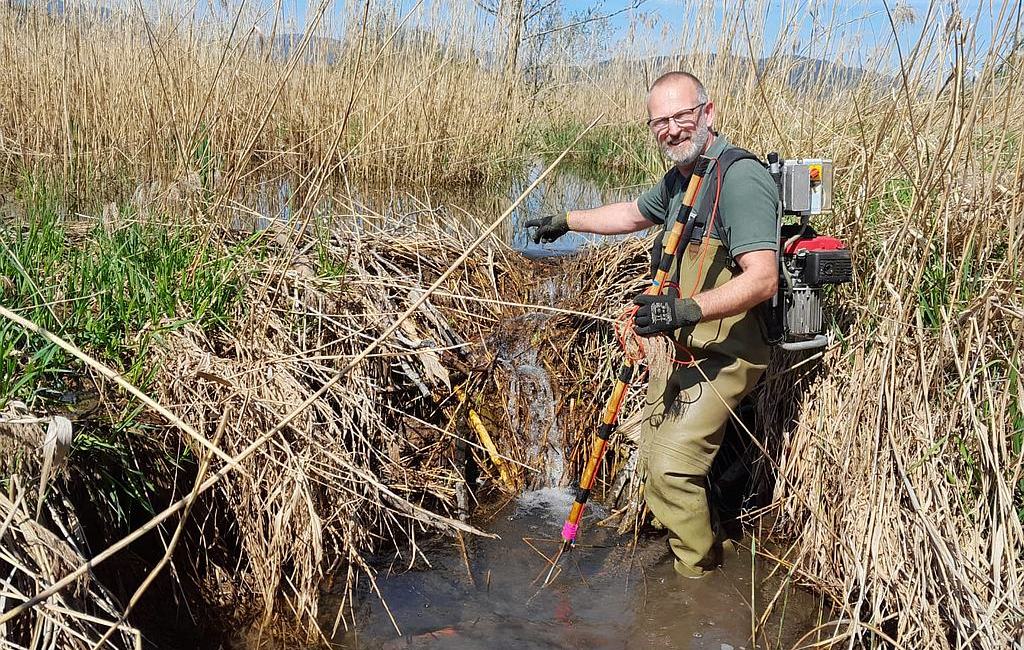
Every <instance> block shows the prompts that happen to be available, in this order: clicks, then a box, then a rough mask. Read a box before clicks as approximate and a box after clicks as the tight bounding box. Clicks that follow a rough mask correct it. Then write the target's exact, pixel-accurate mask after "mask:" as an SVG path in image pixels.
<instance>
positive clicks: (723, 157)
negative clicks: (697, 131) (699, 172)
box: [683, 147, 764, 265]
mask: <svg viewBox="0 0 1024 650" xmlns="http://www.w3.org/2000/svg"><path fill="white" fill-rule="evenodd" d="M712 160H714V161H715V167H714V168H713V169H712V170H708V173H709V174H710V173H714V174H715V178H716V182H715V183H713V184H712V183H707V184H706V187H707V189H706V190H705V191H704V192H703V196H702V197H701V198H702V200H701V202H700V207H699V208H698V209H697V210H696V213H697V217H696V218H695V219H694V223H693V229H692V233H691V235H690V238H689V239H684V240H683V241H684V242H687V245H688V244H699V243H700V240H701V239H703V238H704V237H705V236H710V234H711V233H708V232H707V227H708V224H709V223H710V222H711V219H712V218H715V224H714V228H715V232H714V234H716V235H718V239H719V241H721V242H722V244H723V245H724V246H725V249H726V250H727V251H728V250H729V235H728V230H727V229H726V228H725V226H724V225H722V222H721V220H720V219H718V218H717V217H715V214H716V213H717V212H718V200H717V196H718V195H719V194H720V193H721V191H722V185H725V175H726V173H727V172H728V171H729V168H730V167H732V164H733V163H734V162H739V161H740V160H756V161H757V162H758V163H760V164H761V165H764V163H763V162H762V161H761V159H760V158H758V157H757V156H755V155H754V154H752V153H750V152H749V151H747V150H746V149H742V148H740V147H729V148H728V149H726V150H725V151H723V152H722V153H720V154H718V157H717V158H712ZM729 262H730V264H731V265H735V261H733V259H732V255H730V256H729Z"/></svg>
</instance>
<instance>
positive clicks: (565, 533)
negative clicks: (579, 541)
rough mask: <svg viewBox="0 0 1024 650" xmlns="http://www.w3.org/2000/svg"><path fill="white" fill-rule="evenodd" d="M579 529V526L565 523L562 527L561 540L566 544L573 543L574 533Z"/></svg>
mask: <svg viewBox="0 0 1024 650" xmlns="http://www.w3.org/2000/svg"><path fill="white" fill-rule="evenodd" d="M579 529H580V525H579V524H574V523H572V522H569V521H567V522H565V525H564V526H562V539H564V540H565V541H567V542H572V541H575V539H576V531H577V530H579Z"/></svg>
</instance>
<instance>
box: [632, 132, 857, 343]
mask: <svg viewBox="0 0 1024 650" xmlns="http://www.w3.org/2000/svg"><path fill="white" fill-rule="evenodd" d="M740 160H756V161H758V163H760V164H761V165H762V166H764V167H765V168H767V169H768V173H769V174H771V176H772V179H773V180H774V181H775V186H776V188H777V189H778V193H779V202H778V210H777V212H776V215H777V216H776V224H775V228H776V241H778V242H779V250H778V253H777V255H776V258H777V260H778V265H779V290H778V292H777V293H776V295H775V296H773V297H772V298H771V300H768V301H765V302H763V303H761V304H760V305H758V307H757V309H758V312H759V315H760V317H761V319H762V321H763V323H764V327H765V338H766V339H767V341H768V343H770V344H772V345H778V346H779V347H781V348H783V349H786V350H808V349H814V348H821V347H824V346H825V345H826V344H827V343H828V337H827V336H826V334H825V322H824V318H823V314H822V300H821V297H822V290H823V289H824V287H826V286H828V285H838V284H844V283H846V282H850V281H852V280H853V264H852V260H851V258H850V251H849V250H847V248H846V245H845V244H844V243H843V242H842V241H840V240H839V239H836V238H834V237H828V236H825V235H819V234H818V233H817V232H816V231H815V230H814V228H812V227H811V225H810V220H811V217H812V216H817V215H820V214H823V213H827V212H831V210H832V161H831V160H827V159H822V158H815V159H786V160H783V159H781V158H780V157H779V154H778V153H776V152H772V153H769V154H768V162H767V163H766V162H764V161H762V160H761V159H760V158H758V157H757V156H756V155H754V154H752V153H750V152H749V151H747V150H745V149H741V148H739V147H730V148H728V149H726V150H725V151H723V152H722V153H721V154H719V156H718V158H717V159H716V161H717V162H716V164H717V165H718V171H717V172H716V175H717V177H718V178H720V179H722V180H721V182H722V183H724V182H725V176H726V173H727V172H728V171H729V167H730V166H732V164H733V163H736V162H738V161H740ZM715 207H716V206H715V205H713V202H710V201H702V202H701V206H700V209H699V210H696V211H695V212H694V213H693V215H692V216H691V223H688V224H686V229H685V230H684V232H683V239H682V242H683V243H682V245H683V247H686V246H688V245H689V244H690V243H699V242H700V240H701V239H702V238H703V237H704V236H705V235H706V234H707V233H706V229H707V226H708V223H709V222H710V221H711V217H712V216H713V215H712V213H713V210H714V209H715ZM786 215H790V216H796V217H798V218H799V222H798V223H793V224H783V219H784V217H785V216H786ZM716 235H718V237H719V239H720V240H721V241H722V243H723V244H724V245H725V246H726V248H727V249H728V247H729V242H728V232H727V230H726V229H725V228H717V232H716ZM658 244H659V241H656V242H655V250H657V249H658ZM659 252H660V251H659ZM652 257H653V256H652Z"/></svg>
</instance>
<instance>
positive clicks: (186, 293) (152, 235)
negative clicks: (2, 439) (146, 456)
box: [0, 180, 255, 520]
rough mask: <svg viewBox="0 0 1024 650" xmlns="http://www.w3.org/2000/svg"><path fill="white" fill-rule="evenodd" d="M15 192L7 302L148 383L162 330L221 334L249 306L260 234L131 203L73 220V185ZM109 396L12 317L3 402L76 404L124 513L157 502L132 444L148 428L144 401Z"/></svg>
mask: <svg viewBox="0 0 1024 650" xmlns="http://www.w3.org/2000/svg"><path fill="white" fill-rule="evenodd" d="M15 194H16V197H17V202H18V208H19V210H21V211H22V213H21V215H20V216H19V217H17V218H12V219H7V220H6V221H5V222H3V223H0V278H2V279H3V280H2V283H0V300H2V302H3V304H4V305H5V306H7V307H8V308H10V309H12V310H14V311H17V312H18V313H19V314H21V315H22V316H24V317H25V318H28V319H29V320H31V321H33V322H35V323H37V324H38V325H40V326H42V327H43V328H45V329H47V330H49V331H51V332H54V333H55V334H57V335H59V336H61V337H62V338H64V339H66V340H68V341H70V342H71V343H72V344H74V345H75V346H77V347H79V348H80V349H82V350H83V351H84V352H86V353H87V354H89V355H91V356H93V357H95V358H96V359H98V360H99V361H101V362H103V363H105V364H106V365H108V366H110V367H112V368H114V369H115V370H117V371H119V372H121V373H123V374H124V375H125V377H126V379H127V380H128V381H129V382H131V383H133V384H135V385H137V386H139V387H141V388H142V389H144V390H145V389H146V388H147V386H148V385H149V384H150V383H151V381H152V378H153V377H154V375H155V374H156V372H157V370H158V369H157V368H155V367H154V365H153V363H152V358H151V354H150V351H151V346H152V344H153V342H154V341H155V340H156V338H157V337H158V336H159V335H160V334H161V333H162V332H166V331H169V330H171V329H174V328H177V327H182V326H184V325H186V324H193V325H195V326H197V327H199V328H200V329H202V330H204V331H206V332H208V333H211V332H214V331H216V330H217V329H219V328H223V327H225V326H226V325H227V323H228V321H229V319H230V317H231V316H232V314H233V313H234V312H235V310H236V309H237V308H238V303H239V297H240V295H241V291H242V288H243V286H244V283H245V282H246V279H247V274H246V271H245V270H244V269H245V268H246V265H245V264H244V261H245V260H248V259H251V258H250V257H249V256H250V255H251V254H253V253H254V252H255V250H254V248H255V247H254V246H253V244H252V243H251V242H250V241H240V242H237V243H233V244H225V243H223V242H222V241H220V240H219V239H217V238H211V237H208V236H207V235H208V232H209V230H208V229H207V228H205V227H196V226H189V225H168V224H167V223H155V222H154V221H152V219H153V217H149V219H150V221H141V220H139V219H138V218H137V215H135V214H134V213H133V212H132V211H131V210H122V211H121V214H120V215H119V216H118V218H117V219H116V220H113V221H114V223H107V224H104V223H103V221H102V220H99V219H97V220H87V219H85V218H83V217H79V216H73V217H68V216H66V215H67V211H66V209H65V208H64V207H62V205H61V200H60V196H61V190H60V189H52V187H51V186H48V185H47V184H46V183H44V182H41V181H38V180H27V181H26V182H25V183H23V184H22V185H21V186H19V188H18V190H17V192H16V193H15ZM98 213H99V211H98V210H94V211H93V214H98ZM159 221H166V222H170V223H173V221H172V220H171V219H169V218H161V219H160V220H159ZM100 397H101V396H99V395H97V394H96V389H95V387H94V385H93V383H92V381H91V380H90V379H89V374H88V373H87V372H86V369H85V367H84V365H83V364H82V363H81V362H79V361H78V360H77V359H75V358H74V357H72V356H71V355H70V354H67V353H66V352H64V351H63V350H61V349H60V348H58V347H57V346H55V345H53V344H50V343H47V342H46V341H45V340H44V339H42V338H41V337H39V336H37V335H35V334H32V333H29V332H26V331H25V330H23V329H22V328H21V327H20V326H18V325H16V324H14V323H12V322H10V321H6V320H4V321H3V322H0V405H3V404H6V403H7V402H8V401H9V400H11V399H19V400H22V401H24V402H26V403H28V404H29V405H30V408H32V409H33V410H34V411H36V412H41V413H49V412H62V411H63V412H68V413H69V414H70V416H71V417H72V419H73V420H74V421H75V422H76V435H75V439H74V440H75V442H74V446H73V450H72V453H73V454H77V455H78V458H77V459H75V460H74V461H73V465H74V466H75V467H77V468H81V471H83V472H85V473H87V474H90V475H91V476H92V478H93V479H95V481H90V480H86V481H85V483H86V484H87V485H91V486H93V488H92V489H95V491H96V495H95V496H96V497H97V498H101V500H102V502H103V503H105V504H106V505H107V506H108V508H107V510H108V511H109V512H112V513H115V515H116V517H117V518H118V519H121V520H123V518H124V517H127V513H128V512H129V511H130V510H131V509H132V508H133V507H135V506H141V507H143V508H144V509H147V510H148V509H149V504H148V499H147V498H146V496H145V495H146V494H147V493H148V492H149V487H150V485H149V483H148V481H147V480H146V479H145V473H144V472H143V470H142V469H140V463H139V462H138V459H136V458H135V457H134V452H133V445H132V439H133V436H138V435H140V434H142V433H143V431H144V429H143V426H142V424H141V423H140V421H139V419H138V415H139V409H138V407H137V406H136V405H133V404H130V403H128V402H123V403H122V402H118V401H116V400H115V401H113V402H111V401H109V397H110V395H104V396H102V397H103V398H104V399H103V401H102V408H100V407H98V406H97V404H96V402H97V399H98V398H100ZM86 405H88V406H86Z"/></svg>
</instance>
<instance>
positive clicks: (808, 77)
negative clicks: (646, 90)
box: [579, 53, 892, 91]
mask: <svg viewBox="0 0 1024 650" xmlns="http://www.w3.org/2000/svg"><path fill="white" fill-rule="evenodd" d="M693 58H698V59H700V58H703V59H704V60H705V61H706V63H707V66H708V67H711V68H713V67H714V65H715V62H716V60H717V58H718V55H716V54H713V53H711V54H706V55H696V56H654V57H646V58H641V59H634V60H628V61H625V62H623V61H616V60H612V59H609V60H605V61H602V62H600V63H597V64H594V65H590V66H581V67H580V70H579V72H580V78H581V79H582V78H584V77H586V76H590V75H593V73H594V71H595V70H596V71H604V70H607V69H608V68H610V67H612V66H613V65H623V63H625V65H626V67H627V70H629V69H630V68H632V69H633V70H635V74H636V75H638V76H639V77H641V78H643V79H645V80H646V82H647V83H648V84H649V83H650V82H653V81H654V80H655V79H656V78H657V77H658V76H660V75H661V74H663V73H665V72H668V71H670V70H683V69H686V67H687V63H688V61H690V60H692V59H693ZM732 58H734V59H735V60H736V62H737V64H742V65H749V64H750V59H749V58H747V57H732ZM702 67H703V66H702ZM756 67H757V70H758V72H759V73H766V72H769V70H771V69H775V70H777V69H780V68H781V69H783V70H786V71H787V77H788V79H787V84H788V85H789V87H790V88H793V89H795V90H804V91H807V90H814V89H816V88H821V87H824V88H827V89H832V90H842V89H847V88H852V87H854V86H857V85H860V84H861V83H865V82H866V83H870V84H878V85H880V86H881V85H888V84H889V83H891V81H892V79H891V77H888V76H884V75H880V74H878V73H876V72H872V71H870V70H865V69H863V68H858V67H853V66H848V65H845V64H842V63H835V62H833V61H826V60H824V59H814V58H810V57H805V56H795V55H794V56H780V57H773V58H767V57H763V58H760V59H758V60H757V63H756Z"/></svg>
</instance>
